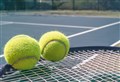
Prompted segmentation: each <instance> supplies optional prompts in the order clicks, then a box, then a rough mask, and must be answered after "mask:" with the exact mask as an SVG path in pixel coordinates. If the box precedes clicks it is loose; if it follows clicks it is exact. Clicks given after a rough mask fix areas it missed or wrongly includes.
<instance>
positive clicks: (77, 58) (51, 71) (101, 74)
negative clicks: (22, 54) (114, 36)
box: [1, 49, 120, 82]
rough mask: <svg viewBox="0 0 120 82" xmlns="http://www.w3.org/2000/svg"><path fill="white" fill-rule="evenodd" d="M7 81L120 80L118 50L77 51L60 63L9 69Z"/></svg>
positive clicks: (79, 81)
mask: <svg viewBox="0 0 120 82" xmlns="http://www.w3.org/2000/svg"><path fill="white" fill-rule="evenodd" d="M1 81H4V82H120V51H119V50H116V51H114V50H101V49H100V50H82V51H81V50H75V51H71V52H69V54H68V56H67V57H66V58H65V59H64V60H63V61H60V62H49V61H45V60H41V61H40V62H38V64H37V65H36V67H35V68H34V69H31V70H27V71H16V72H14V73H11V72H9V73H8V74H7V75H4V77H3V78H2V79H1Z"/></svg>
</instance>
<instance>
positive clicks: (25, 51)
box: [4, 35, 40, 70]
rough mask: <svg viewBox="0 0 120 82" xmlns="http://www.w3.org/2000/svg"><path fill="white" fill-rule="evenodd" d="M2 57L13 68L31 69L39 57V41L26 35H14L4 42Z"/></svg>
mask: <svg viewBox="0 0 120 82" xmlns="http://www.w3.org/2000/svg"><path fill="white" fill-rule="evenodd" d="M4 57H5V60H6V62H7V63H8V64H10V65H12V66H13V67H14V68H15V69H18V70H27V69H31V68H33V67H34V66H35V64H36V63H37V62H38V60H39V59H40V46H39V43H38V42H37V41H36V40H35V39H33V38H31V37H29V36H27V35H16V36H14V37H13V38H11V39H10V40H9V41H8V42H7V43H6V45H5V47H4Z"/></svg>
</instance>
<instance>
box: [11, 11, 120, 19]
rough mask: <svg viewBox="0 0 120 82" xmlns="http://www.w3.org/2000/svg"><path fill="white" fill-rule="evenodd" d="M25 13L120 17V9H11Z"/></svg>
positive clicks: (18, 12)
mask: <svg viewBox="0 0 120 82" xmlns="http://www.w3.org/2000/svg"><path fill="white" fill-rule="evenodd" d="M10 12H15V13H16V14H25V15H76V16H101V17H111V18H112V17H115V18H120V11H97V10H75V11H73V10H46V11H41V10H40V11H39V10H38V11H28V10H27V11H10Z"/></svg>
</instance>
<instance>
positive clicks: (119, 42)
mask: <svg viewBox="0 0 120 82" xmlns="http://www.w3.org/2000/svg"><path fill="white" fill-rule="evenodd" d="M117 44H120V40H118V41H117V42H115V43H113V44H112V45H110V46H116V45H117Z"/></svg>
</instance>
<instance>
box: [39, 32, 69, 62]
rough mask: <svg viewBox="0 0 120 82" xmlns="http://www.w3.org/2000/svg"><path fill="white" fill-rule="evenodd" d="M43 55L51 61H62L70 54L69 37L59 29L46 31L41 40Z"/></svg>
mask: <svg viewBox="0 0 120 82" xmlns="http://www.w3.org/2000/svg"><path fill="white" fill-rule="evenodd" d="M39 45H40V47H41V56H42V57H43V58H44V59H46V60H49V61H53V62H55V61H60V60H62V59H64V57H65V56H66V55H67V54H68V51H69V48H70V44H69V40H68V38H67V37H66V36H65V35H64V34H63V33H61V32H59V31H50V32H47V33H45V34H44V35H43V36H42V37H41V38H40V40H39Z"/></svg>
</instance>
